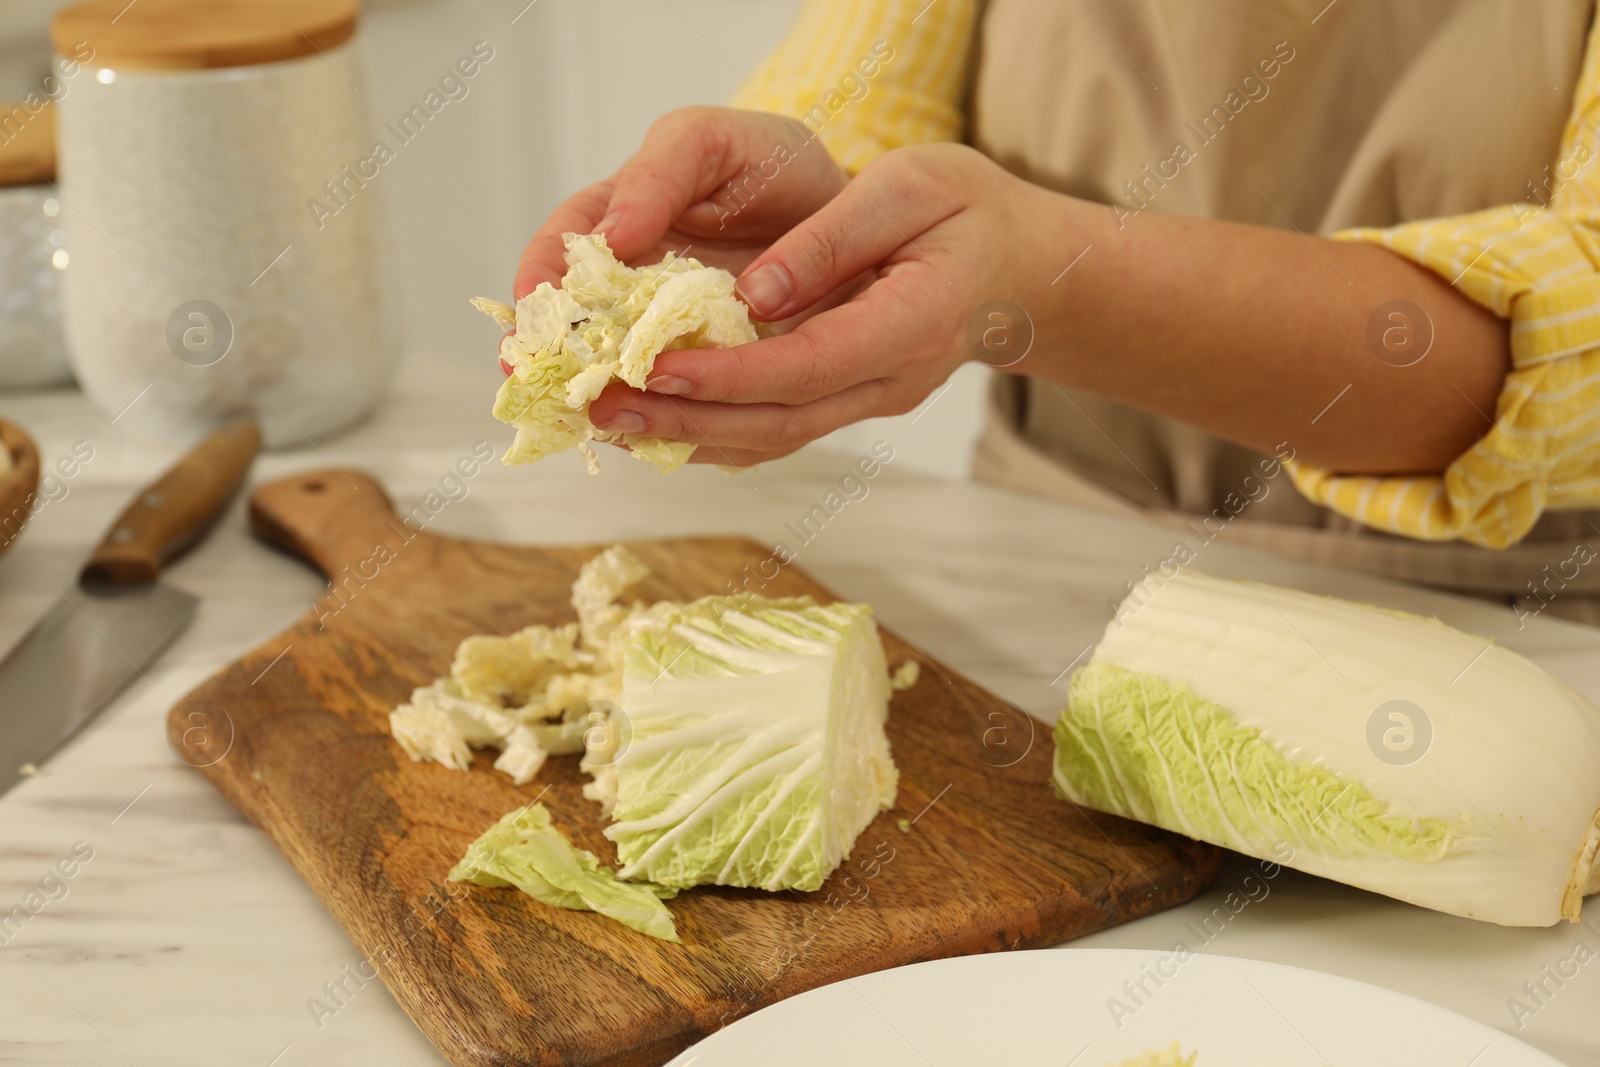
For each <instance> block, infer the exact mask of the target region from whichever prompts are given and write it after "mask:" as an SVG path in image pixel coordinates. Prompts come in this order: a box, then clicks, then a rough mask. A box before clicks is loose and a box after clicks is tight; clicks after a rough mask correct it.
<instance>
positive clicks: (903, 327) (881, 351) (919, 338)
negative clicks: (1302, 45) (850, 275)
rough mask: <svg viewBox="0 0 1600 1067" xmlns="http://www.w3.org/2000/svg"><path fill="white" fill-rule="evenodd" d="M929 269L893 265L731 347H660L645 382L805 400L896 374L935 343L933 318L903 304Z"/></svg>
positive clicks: (748, 397)
mask: <svg viewBox="0 0 1600 1067" xmlns="http://www.w3.org/2000/svg"><path fill="white" fill-rule="evenodd" d="M928 273H929V272H928V270H927V269H926V268H925V267H924V266H923V265H922V264H920V263H916V262H907V263H902V264H896V265H895V266H894V267H892V268H891V269H890V270H889V271H888V272H887V273H886V274H885V275H884V276H883V277H881V278H879V279H877V280H876V281H875V282H873V284H871V285H870V286H868V287H867V288H866V289H865V290H863V291H862V292H860V293H859V294H857V295H856V296H855V298H854V299H853V300H851V301H849V302H848V303H845V304H842V305H840V306H839V307H837V308H834V309H833V310H830V311H824V312H822V313H820V314H817V315H813V316H812V317H810V318H808V319H806V320H805V321H804V322H801V323H800V324H799V325H798V326H796V327H795V328H794V329H793V330H791V331H789V332H788V333H782V334H778V335H776V336H773V337H768V338H765V339H763V340H760V341H754V342H751V343H750V344H746V345H739V346H738V347H736V348H729V349H711V348H684V349H677V350H674V351H671V352H662V353H661V354H660V355H659V356H657V357H656V360H655V365H654V367H653V368H652V370H651V375H650V379H649V382H648V383H647V384H648V388H649V389H650V390H651V391H652V392H657V393H664V394H667V395H672V396H682V397H688V398H691V399H694V400H702V401H717V402H723V403H736V404H761V403H774V404H806V403H810V402H812V401H815V400H819V399H821V398H822V397H824V396H827V395H829V394H831V393H836V392H839V391H840V390H842V389H848V388H850V387H852V386H855V385H859V384H861V383H862V382H868V381H873V380H875V379H879V378H887V377H891V376H894V375H895V374H896V373H898V372H899V371H900V370H901V369H902V368H903V367H904V365H905V363H906V362H907V359H908V357H909V356H911V355H914V354H918V353H922V352H926V351H928V350H929V348H930V347H931V346H937V345H939V344H940V339H939V338H938V337H937V336H936V331H937V330H938V329H939V324H938V322H937V321H936V320H935V319H934V318H933V317H931V316H928V315H920V314H915V313H912V312H911V311H909V310H908V307H909V306H914V305H912V300H911V296H910V294H911V292H912V291H913V290H915V289H917V288H919V287H921V286H924V285H927V284H929V280H928V277H927V276H928ZM933 280H934V281H937V279H933Z"/></svg>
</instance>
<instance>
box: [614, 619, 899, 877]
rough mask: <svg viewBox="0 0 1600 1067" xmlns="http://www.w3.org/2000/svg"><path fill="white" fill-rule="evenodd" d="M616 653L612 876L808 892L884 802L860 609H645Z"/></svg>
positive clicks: (884, 701) (871, 673)
mask: <svg viewBox="0 0 1600 1067" xmlns="http://www.w3.org/2000/svg"><path fill="white" fill-rule="evenodd" d="M623 647H624V655H623V680H622V693H621V697H620V698H619V700H618V703H619V705H620V706H621V708H622V712H623V714H622V716H621V721H620V724H619V729H618V736H617V749H616V755H615V757H614V761H613V763H612V769H613V771H614V783H615V790H616V793H615V799H614V803H613V807H612V812H611V814H612V818H613V819H614V820H615V821H614V822H613V823H612V824H611V825H610V826H608V827H607V828H606V830H605V834H606V836H607V837H609V838H611V839H612V840H613V841H615V842H616V844H617V858H618V860H619V861H620V862H621V864H622V869H621V871H620V872H619V875H620V877H622V878H625V879H631V878H643V879H646V880H648V881H650V882H654V883H658V884H660V885H665V886H677V887H685V886H692V885H701V884H715V885H732V886H757V887H759V888H762V889H769V890H779V889H800V890H813V889H816V888H817V887H818V886H820V885H821V884H822V882H823V880H824V879H825V878H827V876H828V875H829V874H830V873H831V872H832V871H833V869H834V868H835V867H837V866H838V865H839V863H840V862H842V861H843V860H844V858H845V856H846V855H847V854H848V853H849V851H850V848H851V846H853V845H854V844H855V840H856V837H857V836H858V835H859V834H860V833H861V831H862V830H864V829H865V828H866V826H867V824H868V823H869V822H871V821H872V818H873V816H875V815H876V814H877V813H878V812H879V811H881V810H883V809H885V808H888V807H889V806H890V805H892V804H893V803H894V796H895V785H896V781H897V774H896V771H895V766H894V763H893V762H892V761H891V759H890V757H889V742H888V739H887V737H886V736H885V734H884V721H885V719H886V717H887V714H888V705H889V676H888V670H887V667H886V664H885V662H884V655H883V645H882V643H881V642H880V640H879V638H878V631H877V627H876V626H875V625H874V623H873V621H872V612H871V609H870V608H869V607H867V606H866V605H864V604H832V605H827V606H822V605H818V604H816V603H813V602H812V601H811V600H809V599H804V598H802V599H788V600H750V599H747V598H738V597H710V598H707V599H704V600H698V601H695V602H694V603H691V604H684V605H676V604H665V605H657V606H656V610H654V611H652V612H650V613H648V614H647V615H644V616H641V617H639V618H637V619H635V620H634V621H633V622H632V623H631V625H630V629H629V632H628V633H627V636H626V638H625V643H624V646H623Z"/></svg>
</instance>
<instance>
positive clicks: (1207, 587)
mask: <svg viewBox="0 0 1600 1067" xmlns="http://www.w3.org/2000/svg"><path fill="white" fill-rule="evenodd" d="M1055 739H1056V754H1055V775H1054V776H1055V782H1056V786H1057V787H1058V789H1059V790H1060V792H1061V793H1062V794H1063V795H1064V796H1065V797H1066V798H1067V799H1068V800H1070V801H1072V802H1074V803H1078V804H1082V805H1084V806H1086V807H1089V808H1094V809H1097V810H1100V811H1106V812H1111V813H1113V814H1117V815H1122V816H1126V817H1128V818H1132V819H1138V820H1140V821H1143V822H1147V823H1153V824H1155V825H1157V826H1161V827H1164V828H1166V829H1168V830H1172V831H1175V832H1177V833H1181V834H1186V835H1188V836H1190V837H1194V838H1199V839H1200V840H1203V841H1209V842H1211V843H1213V844H1216V845H1221V846H1224V847H1226V848H1230V849H1234V850H1235V851H1238V852H1243V853H1245V854H1247V855H1250V856H1255V857H1257V858H1261V859H1270V860H1273V861H1275V862H1281V863H1284V864H1285V865H1287V866H1292V867H1296V868H1298V869H1300V870H1303V871H1307V872H1309V873H1311V874H1316V875H1321V876H1323V877H1327V878H1332V879H1336V880H1338V881H1341V882H1346V883H1349V884H1350V885H1354V886H1359V887H1361V888H1363V889H1368V890H1372V891H1374V892H1378V893H1384V894H1387V895H1389V896H1393V897H1397V898H1399V899H1401V900H1406V901H1410V902H1412V903H1414V904H1419V905H1422V906H1424V907H1428V908H1434V909H1437V910H1439V911H1444V912H1449V913H1451V914H1454V915H1462V916H1466V917H1469V918H1474V919H1482V920H1487V921H1489V922H1495V923H1500V924H1503V925H1508V926H1548V925H1551V924H1552V923H1555V922H1557V921H1558V920H1560V919H1563V918H1565V919H1569V920H1577V919H1578V917H1579V911H1580V908H1581V903H1582V898H1583V896H1584V893H1585V892H1586V891H1588V892H1593V891H1594V890H1595V889H1596V885H1595V884H1594V881H1593V878H1594V875H1595V858H1596V848H1597V845H1600V714H1597V712H1596V710H1595V708H1594V707H1593V706H1592V705H1590V704H1589V703H1588V702H1587V701H1585V700H1584V699H1583V698H1582V697H1581V696H1580V695H1578V694H1577V693H1576V692H1574V691H1573V690H1572V689H1570V688H1568V687H1567V686H1565V685H1563V684H1562V683H1560V682H1558V681H1557V680H1555V679H1554V678H1552V677H1550V675H1548V674H1546V673H1545V672H1544V671H1543V670H1541V669H1539V668H1538V667H1536V666H1535V665H1534V664H1532V663H1530V662H1529V661H1528V660H1526V659H1524V658H1523V657H1522V656H1520V655H1517V654H1516V653H1514V652H1511V651H1508V650H1506V649H1503V648H1500V647H1498V646H1495V645H1493V644H1492V643H1491V642H1489V641H1488V640H1487V639H1485V638H1482V637H1475V636H1472V635H1470V634H1466V633H1462V632H1461V631H1458V630H1455V629H1452V628H1451V627H1449V626H1446V625H1444V624H1443V623H1441V622H1439V621H1437V620H1434V619H1425V618H1421V617H1419V616H1414V615H1407V614H1404V613H1401V612H1395V611H1388V610H1383V609H1379V608H1374V607H1369V606H1366V605H1361V604H1353V603H1349V602H1346V601H1342V600H1336V599H1332V598H1328V597H1320V596H1313V595H1311V594H1308V593H1302V592H1297V591H1294V590H1289V589H1279V588H1275V587H1272V586H1266V585H1260V584H1258V583H1251V582H1231V581H1224V580H1221V579H1216V578H1210V577H1206V576H1204V575H1198V574H1192V573H1188V572H1183V573H1180V574H1179V576H1178V577H1176V578H1173V579H1168V580H1163V581H1161V582H1159V583H1157V582H1155V581H1154V580H1152V581H1150V582H1148V583H1147V584H1146V586H1145V587H1143V588H1141V589H1139V590H1136V591H1135V593H1134V594H1133V595H1132V596H1130V597H1129V599H1128V600H1126V601H1124V602H1123V604H1122V605H1121V607H1120V608H1119V610H1118V613H1117V616H1116V618H1115V619H1113V620H1112V622H1111V623H1110V624H1109V625H1108V626H1107V627H1106V631H1105V635H1104V637H1103V638H1102V639H1101V641H1100V644H1099V646H1098V647H1097V648H1096V650H1095V653H1094V655H1093V657H1092V658H1091V659H1090V660H1089V662H1088V663H1087V664H1086V665H1085V666H1083V667H1082V668H1080V669H1079V670H1078V672H1077V673H1076V675H1074V677H1073V679H1072V683H1071V688H1070V693H1069V703H1068V706H1067V708H1066V710H1065V711H1064V712H1063V713H1062V716H1061V719H1060V722H1059V723H1058V724H1057V726H1056V731H1055Z"/></svg>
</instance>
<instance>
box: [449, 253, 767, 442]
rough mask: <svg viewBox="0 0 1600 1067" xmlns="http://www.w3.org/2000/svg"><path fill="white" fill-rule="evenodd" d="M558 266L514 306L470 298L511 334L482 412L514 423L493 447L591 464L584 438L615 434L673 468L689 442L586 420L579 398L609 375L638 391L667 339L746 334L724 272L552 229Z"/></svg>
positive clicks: (732, 340)
mask: <svg viewBox="0 0 1600 1067" xmlns="http://www.w3.org/2000/svg"><path fill="white" fill-rule="evenodd" d="M563 240H564V241H565V242H566V246H567V252H566V261H567V273H566V274H565V275H564V276H563V277H562V279H561V288H559V289H557V288H556V287H555V286H553V285H551V284H550V283H549V282H540V283H539V285H538V287H537V288H535V289H534V290H533V292H531V293H529V294H528V295H526V296H524V297H523V298H522V299H521V300H518V301H517V304H516V307H514V308H513V307H512V306H510V305H508V304H502V303H500V302H499V301H498V300H490V299H488V298H486V297H478V298H477V299H475V300H473V301H472V303H473V306H475V307H476V308H478V310H480V311H482V312H483V313H484V314H486V315H488V316H489V317H490V318H492V319H494V320H495V322H497V323H498V324H499V325H501V326H502V327H504V328H505V329H507V330H510V331H511V332H510V333H508V334H506V336H505V337H504V338H503V339H502V340H501V342H500V359H501V361H502V362H503V363H504V364H505V365H506V366H507V367H509V368H510V369H511V371H510V374H509V375H508V376H507V377H506V380H505V381H504V382H503V383H501V386H500V391H499V393H498V394H497V395H496V396H495V402H494V416H495V418H497V419H499V420H500V421H501V422H505V423H509V424H511V425H512V426H515V427H516V428H517V437H516V440H515V441H514V442H513V443H512V445H511V448H510V449H509V450H508V451H507V452H506V454H505V455H504V456H503V457H502V459H503V461H504V462H505V463H506V464H507V465H512V466H514V465H517V464H522V463H533V462H535V461H537V460H540V459H543V458H544V457H545V456H549V455H554V454H555V453H557V452H564V451H566V450H567V449H569V448H576V449H578V450H579V451H580V452H582V453H583V456H584V459H585V460H586V461H587V463H588V465H589V471H590V473H593V472H594V471H595V470H597V469H598V466H599V464H598V460H597V459H596V457H595V453H594V448H593V447H592V446H591V445H590V444H589V442H590V441H591V440H596V441H610V440H616V441H619V442H621V443H622V444H625V445H627V446H628V448H629V450H630V451H631V452H632V453H633V455H634V456H635V457H637V458H639V459H642V460H644V461H646V462H648V463H652V464H654V465H655V466H657V467H659V468H660V469H661V470H662V471H664V472H665V471H670V470H675V469H676V468H678V467H680V466H682V465H683V464H684V463H685V462H686V461H687V460H688V458H689V456H690V455H691V454H692V453H693V452H694V448H695V446H694V445H692V444H686V443H684V442H681V441H667V440H664V439H662V438H659V437H645V436H642V435H639V434H610V433H607V432H605V431H603V430H599V429H597V428H596V427H595V426H594V425H593V424H592V423H591V422H590V421H589V404H590V402H591V401H593V400H594V398H595V397H597V396H599V395H600V391H601V390H602V389H604V388H605V387H606V385H607V384H608V383H610V382H612V381H623V382H626V383H627V384H629V385H631V386H633V387H634V388H636V389H643V388H644V384H645V380H646V379H647V378H648V377H649V374H650V369H651V368H652V367H653V366H654V365H655V359H656V356H658V355H660V354H661V353H662V352H665V351H668V350H670V349H675V348H732V347H733V346H735V345H742V344H748V343H749V342H751V341H754V340H755V339H756V336H757V334H756V329H755V327H754V326H752V325H751V324H750V315H749V311H748V309H747V308H746V307H745V305H744V304H743V303H742V302H741V301H740V300H739V298H738V297H736V296H735V295H734V292H733V283H734V277H733V275H732V274H729V273H728V272H727V271H725V270H722V269H720V268H717V267H707V266H704V265H702V264H701V263H700V262H699V261H698V260H695V259H688V258H683V257H680V256H677V255H674V254H673V253H671V252H669V253H667V256H666V258H664V259H663V260H662V261H661V262H660V263H656V264H653V265H651V266H648V267H639V268H637V269H636V268H633V267H628V266H626V265H624V264H622V263H619V262H617V259H616V257H615V256H613V255H612V254H611V249H610V248H608V247H607V246H606V240H605V238H604V237H601V236H600V235H598V234H589V235H579V234H575V233H569V234H564V235H563Z"/></svg>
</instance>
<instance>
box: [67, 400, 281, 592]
mask: <svg viewBox="0 0 1600 1067" xmlns="http://www.w3.org/2000/svg"><path fill="white" fill-rule="evenodd" d="M260 448H261V430H260V428H259V427H258V426H256V424H255V423H254V422H253V421H251V420H249V419H239V420H237V421H235V422H230V423H228V424H227V425H226V426H224V427H222V428H221V429H219V430H215V431H213V432H212V433H210V434H208V435H207V436H206V437H205V438H203V439H202V440H201V441H200V443H199V444H197V445H195V446H194V447H193V448H191V449H190V450H189V451H188V452H186V453H185V454H184V455H183V458H181V459H179V460H178V462H177V463H174V464H173V465H172V466H171V467H170V468H169V469H168V470H167V472H166V473H165V474H163V475H162V476H161V477H160V478H158V479H156V481H154V482H152V483H151V484H150V485H148V486H146V487H145V488H144V489H142V490H140V492H139V494H138V495H137V496H136V497H134V499H133V502H132V503H131V504H129V505H128V506H127V508H126V509H124V510H123V512H122V514H121V515H119V516H118V517H117V521H116V522H114V523H112V524H111V529H110V530H109V531H108V532H107V533H106V536H105V540H103V541H101V542H100V547H99V548H97V549H95V550H94V554H93V555H91V556H90V557H89V561H88V562H87V563H85V564H84V565H83V571H82V572H81V573H80V574H79V576H78V581H79V582H80V583H82V584H83V585H140V584H143V583H146V582H153V581H155V580H156V577H157V576H158V575H159V574H160V573H161V568H162V567H164V566H166V565H167V564H168V563H171V562H172V561H173V560H175V559H177V558H178V557H179V556H181V555H182V554H183V553H184V552H186V551H188V550H189V549H190V548H192V547H193V546H194V545H195V544H197V543H198V542H199V541H200V539H201V538H202V537H204V536H205V533H206V531H207V530H209V529H210V528H211V524H212V523H213V522H215V521H216V519H217V516H218V515H220V514H222V510H223V508H224V507H226V506H227V503H228V501H229V500H230V499H232V498H233V494H234V491H235V490H237V489H238V488H239V485H240V483H241V482H243V481H244V478H245V475H246V474H247V473H248V472H249V470H250V463H251V461H252V460H254V459H255V456H256V452H257V451H259V450H260Z"/></svg>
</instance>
